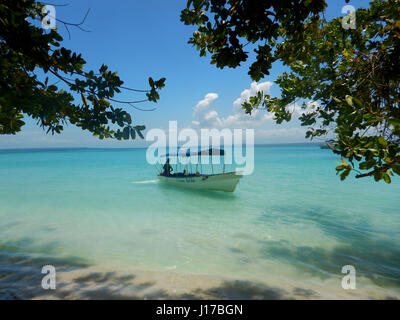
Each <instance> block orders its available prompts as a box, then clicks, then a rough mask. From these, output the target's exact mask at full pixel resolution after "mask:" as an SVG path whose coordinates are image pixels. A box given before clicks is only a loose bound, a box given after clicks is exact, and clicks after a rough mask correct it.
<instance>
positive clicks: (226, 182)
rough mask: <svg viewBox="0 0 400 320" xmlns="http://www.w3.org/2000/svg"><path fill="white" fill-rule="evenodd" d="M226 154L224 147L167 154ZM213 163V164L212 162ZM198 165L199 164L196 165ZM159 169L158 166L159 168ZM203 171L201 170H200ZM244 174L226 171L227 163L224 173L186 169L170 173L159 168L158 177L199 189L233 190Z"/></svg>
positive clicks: (179, 185) (171, 183)
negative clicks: (204, 172)
mask: <svg viewBox="0 0 400 320" xmlns="http://www.w3.org/2000/svg"><path fill="white" fill-rule="evenodd" d="M204 155H208V156H210V157H211V156H224V155H225V152H224V150H223V149H206V150H201V151H200V150H199V151H191V150H190V149H187V151H186V150H185V152H184V153H182V152H181V153H179V154H169V153H167V154H166V155H165V157H166V158H169V157H174V156H176V157H179V156H183V157H191V156H198V157H199V159H200V156H204ZM211 165H212V164H211ZM196 167H197V166H196ZM186 168H187V167H186ZM157 169H158V168H157ZM200 171H201V170H200ZM242 177H243V175H242V174H241V173H239V172H225V164H224V166H223V172H222V173H212V174H203V173H201V172H198V171H197V168H196V172H195V173H192V172H190V173H189V172H188V171H187V170H186V169H185V170H184V172H181V173H173V174H172V173H170V174H168V172H167V171H166V170H164V171H162V170H159V174H158V179H159V181H160V182H162V183H166V184H170V185H173V186H177V187H183V188H189V189H198V190H219V191H225V192H233V191H235V189H236V186H237V184H238V183H239V180H240V179H241V178H242Z"/></svg>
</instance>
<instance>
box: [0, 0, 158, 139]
mask: <svg viewBox="0 0 400 320" xmlns="http://www.w3.org/2000/svg"><path fill="white" fill-rule="evenodd" d="M42 9H43V4H42V3H40V2H37V1H34V0H24V1H20V0H18V1H12V0H8V1H7V0H1V1H0V134H15V133H17V132H18V131H20V130H21V128H22V126H23V125H24V124H25V122H24V120H23V119H24V116H30V117H32V118H33V119H35V120H37V123H38V125H40V126H41V127H42V128H43V129H45V130H46V131H47V133H49V132H51V133H53V134H54V133H60V132H61V131H62V130H63V128H64V126H65V124H67V123H72V124H74V125H76V126H78V127H80V128H82V129H83V130H88V131H90V132H91V133H93V134H94V135H95V136H98V137H99V138H100V139H103V138H116V139H129V138H132V139H135V137H136V134H138V135H139V136H140V137H143V135H142V130H144V129H145V127H144V126H143V125H135V126H134V125H133V122H132V117H131V115H130V114H129V113H128V112H127V111H125V110H123V109H122V108H120V107H115V104H126V105H129V106H130V107H133V108H137V107H136V104H137V103H141V102H146V101H151V102H156V101H157V100H158V99H159V94H158V91H159V89H161V88H162V87H164V81H165V78H162V79H160V80H157V81H154V80H153V79H152V78H149V86H150V88H149V89H148V90H136V89H131V88H128V87H124V86H123V84H124V82H123V81H122V80H121V79H120V78H119V77H118V75H117V72H113V71H111V70H109V69H108V67H107V65H104V64H103V65H102V66H101V67H100V68H99V70H98V72H94V71H86V70H85V69H84V67H85V64H86V61H85V60H84V59H83V58H82V56H81V54H79V53H75V52H72V51H71V50H68V49H67V48H64V47H63V46H62V45H61V41H62V40H63V38H62V37H61V35H60V34H59V33H58V32H57V31H56V30H54V29H51V30H50V32H48V31H45V30H44V29H43V28H42V27H41V26H40V25H39V24H40V21H41V20H42V18H43V17H44V15H45V14H44V13H43V12H42ZM35 22H36V23H35ZM37 22H39V24H38V23H37ZM53 81H55V83H51V82H53ZM121 90H129V91H132V92H137V93H140V94H143V95H145V97H143V98H142V99H138V100H136V101H120V100H117V99H115V98H114V96H115V95H116V94H117V93H120V92H121ZM113 105H114V106H113ZM110 123H112V124H115V125H114V126H113V127H110ZM115 128H118V129H115Z"/></svg>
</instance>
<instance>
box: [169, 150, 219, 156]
mask: <svg viewBox="0 0 400 320" xmlns="http://www.w3.org/2000/svg"><path fill="white" fill-rule="evenodd" d="M224 155H225V151H224V149H217V148H209V149H203V150H201V149H200V148H198V149H193V148H187V149H180V150H179V152H169V153H167V154H165V155H163V156H162V157H193V156H224Z"/></svg>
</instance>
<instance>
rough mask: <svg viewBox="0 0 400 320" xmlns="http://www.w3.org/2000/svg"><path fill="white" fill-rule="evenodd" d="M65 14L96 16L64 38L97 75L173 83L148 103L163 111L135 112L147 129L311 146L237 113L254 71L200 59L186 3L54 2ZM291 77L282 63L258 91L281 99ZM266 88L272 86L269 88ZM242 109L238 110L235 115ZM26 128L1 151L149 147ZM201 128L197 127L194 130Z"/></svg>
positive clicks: (334, 1) (73, 18)
mask: <svg viewBox="0 0 400 320" xmlns="http://www.w3.org/2000/svg"><path fill="white" fill-rule="evenodd" d="M368 2H369V1H367V0H358V1H355V0H352V1H350V2H349V4H350V5H353V6H354V7H356V8H358V7H360V6H363V7H365V6H367V5H368ZM50 3H51V4H66V3H68V4H69V5H68V6H57V7H56V15H57V18H59V19H63V20H66V21H68V22H74V23H75V22H79V21H81V20H82V18H83V16H84V15H85V12H86V11H87V9H89V8H90V13H89V15H88V17H87V19H86V21H85V23H84V25H83V27H84V28H85V29H87V30H90V32H82V31H80V30H78V29H76V28H73V27H71V28H70V31H71V39H68V34H67V33H66V31H65V29H64V27H63V26H62V25H60V24H59V23H58V28H59V32H60V33H61V34H62V36H63V37H64V41H63V46H65V47H66V48H69V49H71V50H73V51H76V52H80V53H82V56H83V58H84V59H85V60H86V61H87V70H90V69H94V70H97V69H98V68H99V67H100V66H101V64H103V63H104V64H107V65H108V66H109V68H110V69H111V70H113V71H118V74H119V76H120V77H121V79H122V80H124V81H125V85H126V86H129V87H132V88H137V89H142V88H143V89H146V88H147V87H148V84H147V78H148V77H149V76H151V77H153V79H158V78H161V77H166V79H167V80H166V87H165V88H163V89H162V91H161V92H160V95H161V99H160V101H159V102H158V103H157V104H153V103H147V104H142V105H140V107H143V108H152V107H156V108H157V109H156V110H155V111H152V112H139V111H136V110H133V109H129V107H124V108H125V109H126V110H128V111H131V115H132V116H133V119H134V121H135V122H136V123H137V124H145V125H146V127H147V129H151V128H163V129H167V128H168V120H177V121H178V127H179V128H184V127H196V126H197V127H198V126H204V125H207V126H215V127H217V128H221V127H224V126H226V127H254V128H255V129H256V131H255V132H256V138H255V141H256V143H293V142H305V141H306V140H305V139H304V129H303V128H300V126H299V123H298V122H297V121H293V122H291V123H289V124H281V125H277V124H274V122H273V121H272V119H270V117H269V115H268V114H267V113H266V112H265V111H262V112H259V113H258V114H257V115H256V116H255V117H254V118H255V119H254V122H251V120H252V119H247V118H244V117H243V115H242V114H240V110H237V106H238V105H239V102H241V101H242V100H243V99H245V98H246V96H248V94H249V93H251V92H252V91H251V92H250V91H245V90H246V89H247V90H251V85H252V84H251V83H252V81H251V79H250V77H249V76H248V74H247V72H248V67H249V63H243V64H242V65H241V66H240V67H238V68H236V69H224V70H220V69H217V68H216V67H215V66H214V65H211V64H210V63H209V62H210V60H209V57H205V58H204V57H200V56H199V54H198V52H197V51H196V50H195V48H193V47H192V46H191V45H189V44H188V43H187V41H188V39H189V38H190V35H191V34H192V32H193V30H194V28H193V27H189V26H185V25H184V24H183V23H182V22H180V19H179V16H180V11H181V10H182V9H183V8H184V6H185V4H186V1H176V0H175V1H165V0H147V1H127V0H114V1H112V2H111V1H96V0H79V1H78V0H69V1H60V0H52V1H51V2H50ZM328 4H329V5H328V11H327V13H326V17H327V18H331V17H335V16H340V15H342V14H341V9H342V7H343V6H344V5H346V3H345V1H344V0H329V1H328ZM282 71H283V68H282V66H281V65H280V64H279V63H277V64H275V65H274V66H273V68H272V70H271V74H270V76H268V77H266V78H264V79H262V80H261V81H260V82H259V84H258V86H261V87H256V85H257V84H253V90H254V89H255V88H263V89H269V90H270V93H271V94H272V95H279V90H278V88H277V87H276V85H272V86H271V85H270V84H268V83H269V82H272V81H274V80H275V79H276V77H277V75H278V74H279V73H281V72H282ZM262 83H264V84H262ZM140 97H141V96H140V95H132V94H131V93H128V94H126V93H124V94H121V95H119V96H118V99H121V100H122V99H129V100H132V99H133V100H135V99H136V98H140ZM235 108H236V109H235ZM25 121H26V123H27V124H26V125H25V126H24V127H23V130H22V132H19V133H18V134H17V135H15V136H14V135H2V136H0V148H32V147H141V146H144V145H145V144H146V143H145V142H144V141H140V140H135V141H116V140H108V141H100V140H99V139H97V138H96V137H93V136H92V135H91V134H90V133H88V132H84V131H82V130H80V129H79V128H76V127H74V126H72V125H69V126H68V127H66V128H65V130H64V131H63V133H62V134H61V135H51V134H49V135H46V134H45V132H44V131H43V130H42V129H41V128H39V127H37V126H36V124H35V122H34V121H32V120H30V119H25ZM193 121H194V122H193Z"/></svg>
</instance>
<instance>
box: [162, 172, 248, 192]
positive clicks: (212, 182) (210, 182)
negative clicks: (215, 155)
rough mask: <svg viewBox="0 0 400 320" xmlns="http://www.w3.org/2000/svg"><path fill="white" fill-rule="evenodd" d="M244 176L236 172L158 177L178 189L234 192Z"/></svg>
mask: <svg viewBox="0 0 400 320" xmlns="http://www.w3.org/2000/svg"><path fill="white" fill-rule="evenodd" d="M241 178H242V175H241V174H239V173H236V172H227V173H220V174H210V175H200V176H169V177H166V176H160V175H159V176H158V179H159V180H160V182H163V183H167V184H170V185H173V186H177V187H183V188H188V189H199V190H219V191H225V192H233V191H235V189H236V186H237V184H238V182H239V180H240V179H241Z"/></svg>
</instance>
